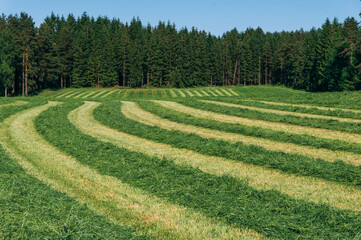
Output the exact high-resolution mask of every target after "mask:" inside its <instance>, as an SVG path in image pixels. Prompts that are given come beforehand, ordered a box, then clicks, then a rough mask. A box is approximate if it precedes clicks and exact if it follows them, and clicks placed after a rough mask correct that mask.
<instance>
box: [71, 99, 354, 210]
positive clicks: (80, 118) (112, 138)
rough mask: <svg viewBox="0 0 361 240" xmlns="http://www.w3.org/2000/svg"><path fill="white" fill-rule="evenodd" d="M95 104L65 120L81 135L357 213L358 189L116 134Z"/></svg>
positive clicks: (89, 103)
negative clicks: (98, 116)
mask: <svg viewBox="0 0 361 240" xmlns="http://www.w3.org/2000/svg"><path fill="white" fill-rule="evenodd" d="M99 105H100V103H97V102H85V104H84V105H82V106H81V107H79V108H77V109H75V110H73V111H72V112H71V113H70V114H69V115H68V118H69V120H70V121H71V122H72V123H73V124H74V125H75V126H76V127H77V128H79V129H80V130H81V131H82V132H83V133H85V134H88V135H91V136H93V137H95V138H97V139H99V140H101V141H104V142H109V143H112V144H114V145H116V146H119V147H122V148H126V149H129V150H131V151H137V152H141V153H145V154H148V155H150V156H157V157H165V158H168V159H173V160H174V163H176V164H179V165H188V166H192V167H194V168H199V169H200V170H202V171H204V172H206V173H210V174H214V175H218V176H223V175H229V176H232V177H235V178H237V179H247V180H248V182H249V184H250V185H251V186H252V187H254V188H256V189H259V190H277V191H280V192H282V193H285V194H288V195H290V196H292V197H294V198H296V199H303V200H306V201H312V202H316V203H326V204H328V205H331V206H334V207H336V208H340V209H351V210H356V211H360V210H361V205H360V202H361V192H360V190H359V189H356V188H353V187H349V186H345V185H341V184H337V183H333V182H328V181H324V180H320V179H317V178H312V177H302V176H296V175H294V174H286V173H282V172H280V171H276V170H269V169H266V168H263V167H260V166H254V165H250V164H246V163H242V162H236V161H232V160H228V159H225V158H221V157H214V156H206V155H202V154H199V153H196V152H193V151H190V150H186V149H178V148H175V147H172V146H170V145H167V144H162V143H156V142H153V141H150V140H147V139H144V138H140V137H137V136H134V135H130V134H127V133H123V132H119V131H117V130H114V129H111V128H109V127H107V126H104V125H102V124H100V123H99V122H98V121H96V120H95V119H94V118H93V116H92V114H93V111H94V109H95V108H96V107H98V106H99ZM285 183H287V184H285ZM345 196H347V197H345Z"/></svg>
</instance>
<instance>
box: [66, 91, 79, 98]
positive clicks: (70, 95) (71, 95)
mask: <svg viewBox="0 0 361 240" xmlns="http://www.w3.org/2000/svg"><path fill="white" fill-rule="evenodd" d="M79 93H80V91H75V92H73V93H72V94H69V95H66V96H65V98H70V97H73V96H74V95H76V94H79Z"/></svg>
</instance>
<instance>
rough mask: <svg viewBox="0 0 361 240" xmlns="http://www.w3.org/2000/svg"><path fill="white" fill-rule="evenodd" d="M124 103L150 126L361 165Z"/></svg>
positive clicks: (356, 157) (358, 159)
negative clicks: (195, 123) (215, 128)
mask: <svg viewBox="0 0 361 240" xmlns="http://www.w3.org/2000/svg"><path fill="white" fill-rule="evenodd" d="M122 103H123V106H122V113H123V114H124V115H125V116H126V117H127V118H130V119H132V120H135V121H138V122H141V123H143V124H147V125H150V126H158V127H161V128H164V129H168V130H175V131H182V132H186V133H192V134H196V135H199V136H201V137H204V138H215V139H220V140H227V141H230V142H233V143H236V142H242V143H244V144H246V145H256V146H260V147H263V148H265V149H267V150H271V151H281V152H285V153H293V154H299V155H303V156H307V157H312V158H320V159H323V160H325V161H330V162H335V161H344V162H345V163H348V164H352V165H356V166H359V165H361V155H360V154H354V153H348V152H342V151H331V150H328V149H317V148H312V147H307V146H299V145H296V144H292V143H282V142H276V141H272V140H267V139H262V138H255V137H249V136H245V135H240V134H235V133H228V132H223V131H218V130H212V129H206V128H202V127H197V126H192V125H186V124H181V123H177V122H173V121H170V120H167V119H164V118H161V117H159V116H157V115H154V114H152V113H149V112H147V111H144V110H143V109H141V108H140V107H139V106H138V105H137V104H136V103H134V102H128V101H122Z"/></svg>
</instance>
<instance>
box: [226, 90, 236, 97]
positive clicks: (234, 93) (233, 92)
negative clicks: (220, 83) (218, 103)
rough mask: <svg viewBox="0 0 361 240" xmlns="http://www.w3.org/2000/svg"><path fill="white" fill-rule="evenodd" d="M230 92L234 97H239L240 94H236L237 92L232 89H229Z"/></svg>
mask: <svg viewBox="0 0 361 240" xmlns="http://www.w3.org/2000/svg"><path fill="white" fill-rule="evenodd" d="M228 91H230V92H231V93H232V94H233V95H234V96H238V93H236V92H235V91H233V90H232V89H228Z"/></svg>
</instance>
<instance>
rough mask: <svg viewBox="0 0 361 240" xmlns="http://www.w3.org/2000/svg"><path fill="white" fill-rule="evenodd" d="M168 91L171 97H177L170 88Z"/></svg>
mask: <svg viewBox="0 0 361 240" xmlns="http://www.w3.org/2000/svg"><path fill="white" fill-rule="evenodd" d="M169 92H170V95H171V96H172V97H177V94H176V93H175V92H174V91H173V90H172V89H170V90H169Z"/></svg>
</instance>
